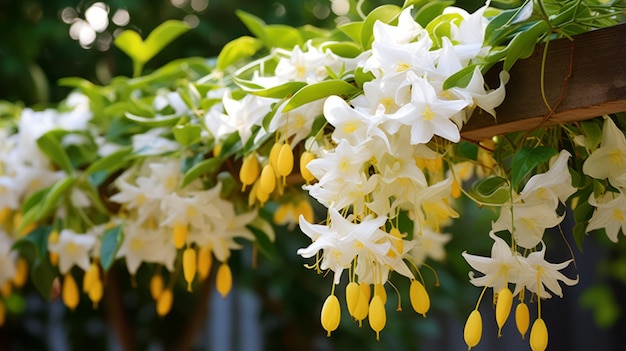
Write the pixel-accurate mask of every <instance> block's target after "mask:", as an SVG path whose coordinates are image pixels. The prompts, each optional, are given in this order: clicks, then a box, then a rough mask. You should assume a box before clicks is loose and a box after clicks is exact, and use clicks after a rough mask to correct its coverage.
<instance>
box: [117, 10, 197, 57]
mask: <svg viewBox="0 0 626 351" xmlns="http://www.w3.org/2000/svg"><path fill="white" fill-rule="evenodd" d="M188 30H189V26H188V25H187V24H185V23H184V22H182V21H177V20H168V21H165V22H163V23H162V24H161V25H159V26H158V27H156V28H155V29H154V30H153V31H152V32H151V33H150V34H149V35H148V38H146V40H145V41H143V40H142V39H141V36H140V35H139V33H137V32H135V31H133V30H130V29H127V30H125V31H123V32H122V33H120V35H118V36H117V38H115V42H114V44H115V46H117V47H118V48H119V49H120V50H122V51H124V53H126V55H128V56H129V57H130V58H131V59H132V60H133V61H137V62H141V63H146V62H148V61H149V60H150V59H151V58H153V57H154V56H155V55H156V54H158V53H159V52H160V51H161V50H163V48H164V47H166V46H167V45H168V44H169V43H171V42H172V41H173V40H174V39H176V38H177V37H179V36H180V35H182V34H184V33H185V32H187V31H188Z"/></svg>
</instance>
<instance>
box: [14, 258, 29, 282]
mask: <svg viewBox="0 0 626 351" xmlns="http://www.w3.org/2000/svg"><path fill="white" fill-rule="evenodd" d="M27 279H28V262H26V260H25V259H24V258H22V257H18V258H17V262H15V275H14V276H13V285H15V287H16V288H21V287H22V286H24V284H26V280H27Z"/></svg>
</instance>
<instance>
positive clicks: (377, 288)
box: [374, 284, 387, 305]
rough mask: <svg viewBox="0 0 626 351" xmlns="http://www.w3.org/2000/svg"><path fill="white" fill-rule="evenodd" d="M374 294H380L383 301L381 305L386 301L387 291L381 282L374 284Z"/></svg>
mask: <svg viewBox="0 0 626 351" xmlns="http://www.w3.org/2000/svg"><path fill="white" fill-rule="evenodd" d="M374 296H380V299H381V300H382V301H383V305H384V304H386V303H387V291H386V290H385V286H384V285H382V284H374Z"/></svg>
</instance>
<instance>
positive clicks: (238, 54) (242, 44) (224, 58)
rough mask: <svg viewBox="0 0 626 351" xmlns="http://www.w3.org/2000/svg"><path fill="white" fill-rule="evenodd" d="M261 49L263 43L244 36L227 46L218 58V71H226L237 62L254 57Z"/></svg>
mask: <svg viewBox="0 0 626 351" xmlns="http://www.w3.org/2000/svg"><path fill="white" fill-rule="evenodd" d="M261 47H263V43H262V42H261V41H260V40H259V39H256V38H253V37H249V36H243V37H239V38H237V39H235V40H233V41H231V42H229V43H227V44H226V45H224V47H223V48H222V51H220V54H219V55H218V56H217V66H216V67H217V69H219V70H222V71H223V70H225V69H227V68H229V67H230V66H232V65H233V64H235V63H236V62H238V61H240V60H243V59H247V58H249V57H252V56H253V55H254V54H255V53H256V52H257V51H258V50H259V49H260V48H261Z"/></svg>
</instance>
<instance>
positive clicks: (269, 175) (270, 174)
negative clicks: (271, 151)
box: [257, 163, 276, 196]
mask: <svg viewBox="0 0 626 351" xmlns="http://www.w3.org/2000/svg"><path fill="white" fill-rule="evenodd" d="M260 181H261V183H260V184H259V186H260V187H259V189H257V196H258V191H259V190H262V191H263V192H264V193H266V194H271V193H272V192H273V191H274V189H275V188H276V174H275V173H274V168H272V165H270V164H269V163H268V164H266V165H265V166H264V167H263V170H262V171H261V180H260Z"/></svg>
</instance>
